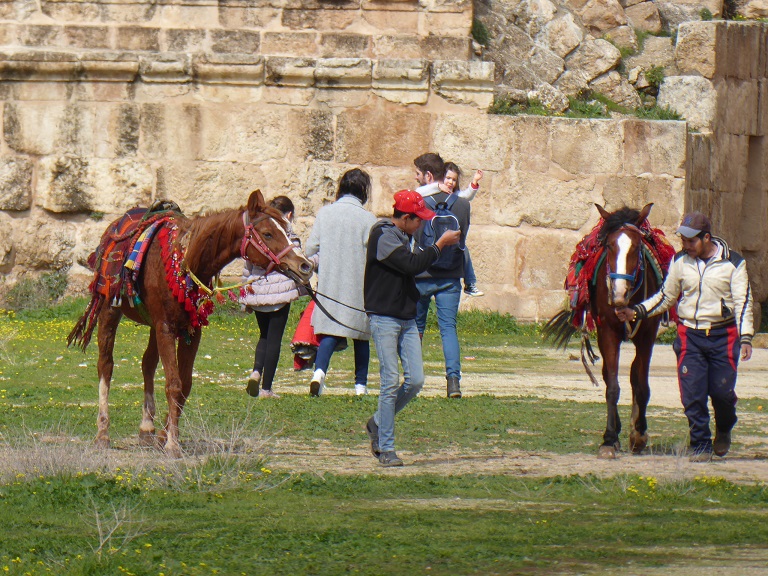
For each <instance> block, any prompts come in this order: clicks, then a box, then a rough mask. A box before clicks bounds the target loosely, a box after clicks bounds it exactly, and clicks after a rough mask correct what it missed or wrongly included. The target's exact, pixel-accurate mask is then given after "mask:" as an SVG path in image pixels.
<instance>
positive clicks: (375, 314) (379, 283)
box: [364, 190, 460, 466]
mask: <svg viewBox="0 0 768 576" xmlns="http://www.w3.org/2000/svg"><path fill="white" fill-rule="evenodd" d="M434 215H435V213H434V212H432V210H430V209H429V208H427V206H426V204H424V198H422V196H421V194H419V193H418V192H414V191H413V190H400V191H399V192H398V193H397V194H395V204H394V213H393V215H392V218H390V219H383V220H379V221H378V222H377V223H376V224H374V226H373V228H371V234H370V236H369V238H368V253H367V258H366V265H365V283H364V293H365V311H366V313H367V314H368V317H369V318H370V320H371V333H372V334H373V342H374V344H376V352H377V354H378V357H379V374H380V376H381V390H380V392H379V409H378V410H377V411H376V413H375V414H374V415H373V416H371V418H370V419H369V420H368V423H367V424H366V431H367V432H368V437H369V438H370V441H371V452H372V453H373V455H374V457H376V458H378V460H379V462H380V463H381V464H382V466H402V465H403V461H402V460H401V459H400V458H398V456H397V454H396V452H395V414H397V413H398V412H400V410H402V409H403V408H405V406H406V404H408V402H410V401H411V400H412V399H413V398H415V397H416V395H417V394H418V393H419V391H420V390H421V388H422V386H423V385H424V365H423V361H422V357H421V339H420V338H419V331H418V328H417V327H416V320H415V318H416V303H417V302H418V301H419V291H418V289H417V288H416V281H415V280H414V277H415V276H416V275H417V274H419V273H421V272H424V271H425V270H426V269H427V268H429V266H430V265H431V264H432V263H433V262H434V261H435V260H437V259H438V257H439V256H440V251H441V250H442V249H443V248H444V247H445V246H450V245H452V244H457V243H458V242H459V236H460V232H459V231H458V230H453V231H448V232H445V233H444V234H443V235H442V236H441V237H440V238H438V239H437V242H435V244H434V245H433V246H431V247H430V248H429V249H426V250H423V251H421V250H419V251H417V252H414V251H413V250H412V249H411V245H412V237H413V234H414V233H415V232H416V231H417V230H418V229H419V227H420V226H421V222H422V220H427V219H431V218H432V217H433V216H434ZM398 357H399V358H400V361H401V362H402V364H403V380H404V381H403V383H402V385H401V384H400V371H399V369H398Z"/></svg>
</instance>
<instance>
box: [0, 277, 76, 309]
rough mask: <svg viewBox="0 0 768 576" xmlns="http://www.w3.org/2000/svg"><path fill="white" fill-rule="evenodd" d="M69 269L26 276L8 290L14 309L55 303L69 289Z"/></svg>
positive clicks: (32, 307)
mask: <svg viewBox="0 0 768 576" xmlns="http://www.w3.org/2000/svg"><path fill="white" fill-rule="evenodd" d="M67 282H68V280H67V271H66V270H57V271H56V272H48V273H46V274H43V275H41V276H40V277H39V278H31V277H24V278H22V279H20V280H19V281H18V282H16V284H15V285H14V286H13V288H11V289H10V290H9V291H8V295H7V296H6V300H7V301H8V305H9V306H10V308H11V309H13V310H37V309H40V308H47V307H49V306H51V305H52V304H55V303H56V302H57V301H58V300H59V299H60V298H61V297H62V296H63V295H64V292H65V291H66V289H67Z"/></svg>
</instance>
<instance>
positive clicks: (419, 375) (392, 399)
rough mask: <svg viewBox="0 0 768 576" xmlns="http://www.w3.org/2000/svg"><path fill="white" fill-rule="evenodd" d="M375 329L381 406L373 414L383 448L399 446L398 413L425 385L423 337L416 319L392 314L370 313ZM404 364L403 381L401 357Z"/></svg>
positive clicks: (390, 448) (374, 341)
mask: <svg viewBox="0 0 768 576" xmlns="http://www.w3.org/2000/svg"><path fill="white" fill-rule="evenodd" d="M369 317H370V319H371V332H372V333H373V343H374V344H375V345H376V352H377V354H378V356H379V375H380V376H381V390H380V392H379V409H378V410H377V411H376V414H374V415H373V419H374V422H376V423H377V424H378V426H379V446H380V448H381V451H382V452H392V451H393V450H394V449H395V414H397V413H398V412H400V410H402V409H403V408H405V406H406V405H407V404H408V402H410V401H411V400H413V399H414V398H415V397H416V395H417V394H418V393H419V392H420V391H421V389H422V387H423V386H424V364H423V362H422V360H421V339H420V338H419V331H418V330H417V329H416V321H415V320H401V319H399V318H393V317H392V316H377V315H375V314H370V315H369ZM398 356H399V357H400V362H402V364H403V384H402V385H401V384H400V371H399V370H398V366H397V359H398Z"/></svg>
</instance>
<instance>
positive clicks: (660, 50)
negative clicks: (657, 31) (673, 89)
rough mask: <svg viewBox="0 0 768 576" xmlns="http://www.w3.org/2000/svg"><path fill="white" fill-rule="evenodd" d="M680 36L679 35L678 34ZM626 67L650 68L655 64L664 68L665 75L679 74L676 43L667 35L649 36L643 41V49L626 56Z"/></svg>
mask: <svg viewBox="0 0 768 576" xmlns="http://www.w3.org/2000/svg"><path fill="white" fill-rule="evenodd" d="M678 38H679V36H678ZM623 62H624V69H625V70H632V69H633V68H641V69H642V70H650V69H651V68H653V67H654V66H661V67H662V68H664V75H665V76H677V75H678V74H679V71H678V69H677V66H676V63H675V43H674V40H673V39H672V38H669V37H666V36H648V37H647V38H646V39H645V41H644V42H643V51H642V52H640V53H639V54H636V55H634V56H629V57H628V58H624V60H623Z"/></svg>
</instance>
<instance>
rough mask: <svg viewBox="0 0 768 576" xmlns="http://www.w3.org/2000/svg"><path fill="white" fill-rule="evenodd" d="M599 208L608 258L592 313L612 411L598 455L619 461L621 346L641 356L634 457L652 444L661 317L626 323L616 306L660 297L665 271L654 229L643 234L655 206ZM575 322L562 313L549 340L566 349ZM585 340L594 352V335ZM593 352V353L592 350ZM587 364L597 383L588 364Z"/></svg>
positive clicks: (597, 278)
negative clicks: (653, 373) (650, 416)
mask: <svg viewBox="0 0 768 576" xmlns="http://www.w3.org/2000/svg"><path fill="white" fill-rule="evenodd" d="M595 206H596V207H597V209H598V211H599V212H600V215H601V216H602V218H603V221H604V223H603V225H602V227H601V229H600V230H599V233H598V235H597V242H598V243H599V248H601V249H602V256H601V257H600V260H599V261H598V264H597V266H596V268H595V270H594V275H593V277H592V278H591V282H590V289H589V308H590V309H589V311H590V313H591V315H592V319H593V320H594V323H595V326H596V331H597V343H598V347H599V348H600V352H601V354H602V357H603V381H604V382H605V386H606V390H605V400H606V404H607V409H608V415H607V424H606V428H605V433H604V434H603V444H602V445H601V446H600V449H599V452H598V456H599V457H600V458H615V457H616V453H617V451H618V450H620V448H621V444H620V442H619V435H620V434H621V419H620V418H619V411H618V402H619V394H620V388H619V351H620V347H621V343H622V342H623V341H626V340H632V342H633V343H634V345H635V358H634V360H633V361H632V366H631V368H630V374H629V381H630V384H631V386H632V415H631V419H630V425H631V430H630V433H629V447H630V450H631V451H632V452H633V453H639V452H641V451H642V450H643V449H644V448H645V447H646V445H647V443H648V433H647V429H648V423H647V421H646V408H647V406H648V401H649V399H650V396H651V391H650V387H649V384H648V374H649V369H650V364H651V354H652V353H653V345H654V343H655V341H656V334H657V332H658V328H659V322H660V319H661V317H660V316H656V317H653V318H647V319H645V320H642V321H639V322H632V323H629V322H628V323H624V322H621V321H619V319H618V318H617V317H616V308H617V307H623V306H632V305H634V304H638V303H640V302H642V301H643V300H644V299H645V298H648V297H649V296H651V295H652V294H655V293H656V291H657V290H658V288H659V286H660V285H661V278H660V277H659V275H660V274H661V272H659V265H658V263H656V262H653V258H654V257H653V256H652V255H651V254H649V249H648V248H647V247H646V246H645V244H644V238H646V237H647V235H648V233H649V232H648V231H649V227H648V226H647V224H646V228H645V230H641V225H643V223H644V222H645V221H646V219H647V217H648V214H649V213H650V211H651V207H652V206H653V204H648V205H646V206H645V207H644V208H643V209H642V210H641V211H637V210H633V209H631V208H622V209H621V210H618V211H616V212H613V213H609V212H608V211H606V210H605V209H604V208H603V207H602V206H599V205H597V204H596V205H595ZM573 318H574V317H573V312H572V311H571V312H561V313H560V314H558V315H557V316H555V317H554V318H553V319H552V320H550V322H549V324H548V325H547V326H546V327H545V329H544V334H545V337H547V338H549V337H552V336H555V339H556V340H558V341H559V345H563V346H564V345H566V344H567V342H568V339H569V338H570V336H571V335H573V334H574V333H575V332H576V328H574V327H573V323H572V321H573ZM582 329H583V328H582ZM585 337H586V345H587V348H589V340H588V336H585ZM582 346H584V340H583V344H582ZM589 352H590V354H591V350H589ZM582 361H584V353H583V349H582ZM584 366H585V368H586V369H587V372H588V373H589V375H590V378H592V380H593V382H595V383H596V381H595V380H594V377H593V376H592V374H591V371H590V370H589V367H588V366H587V364H586V362H585V361H584Z"/></svg>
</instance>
